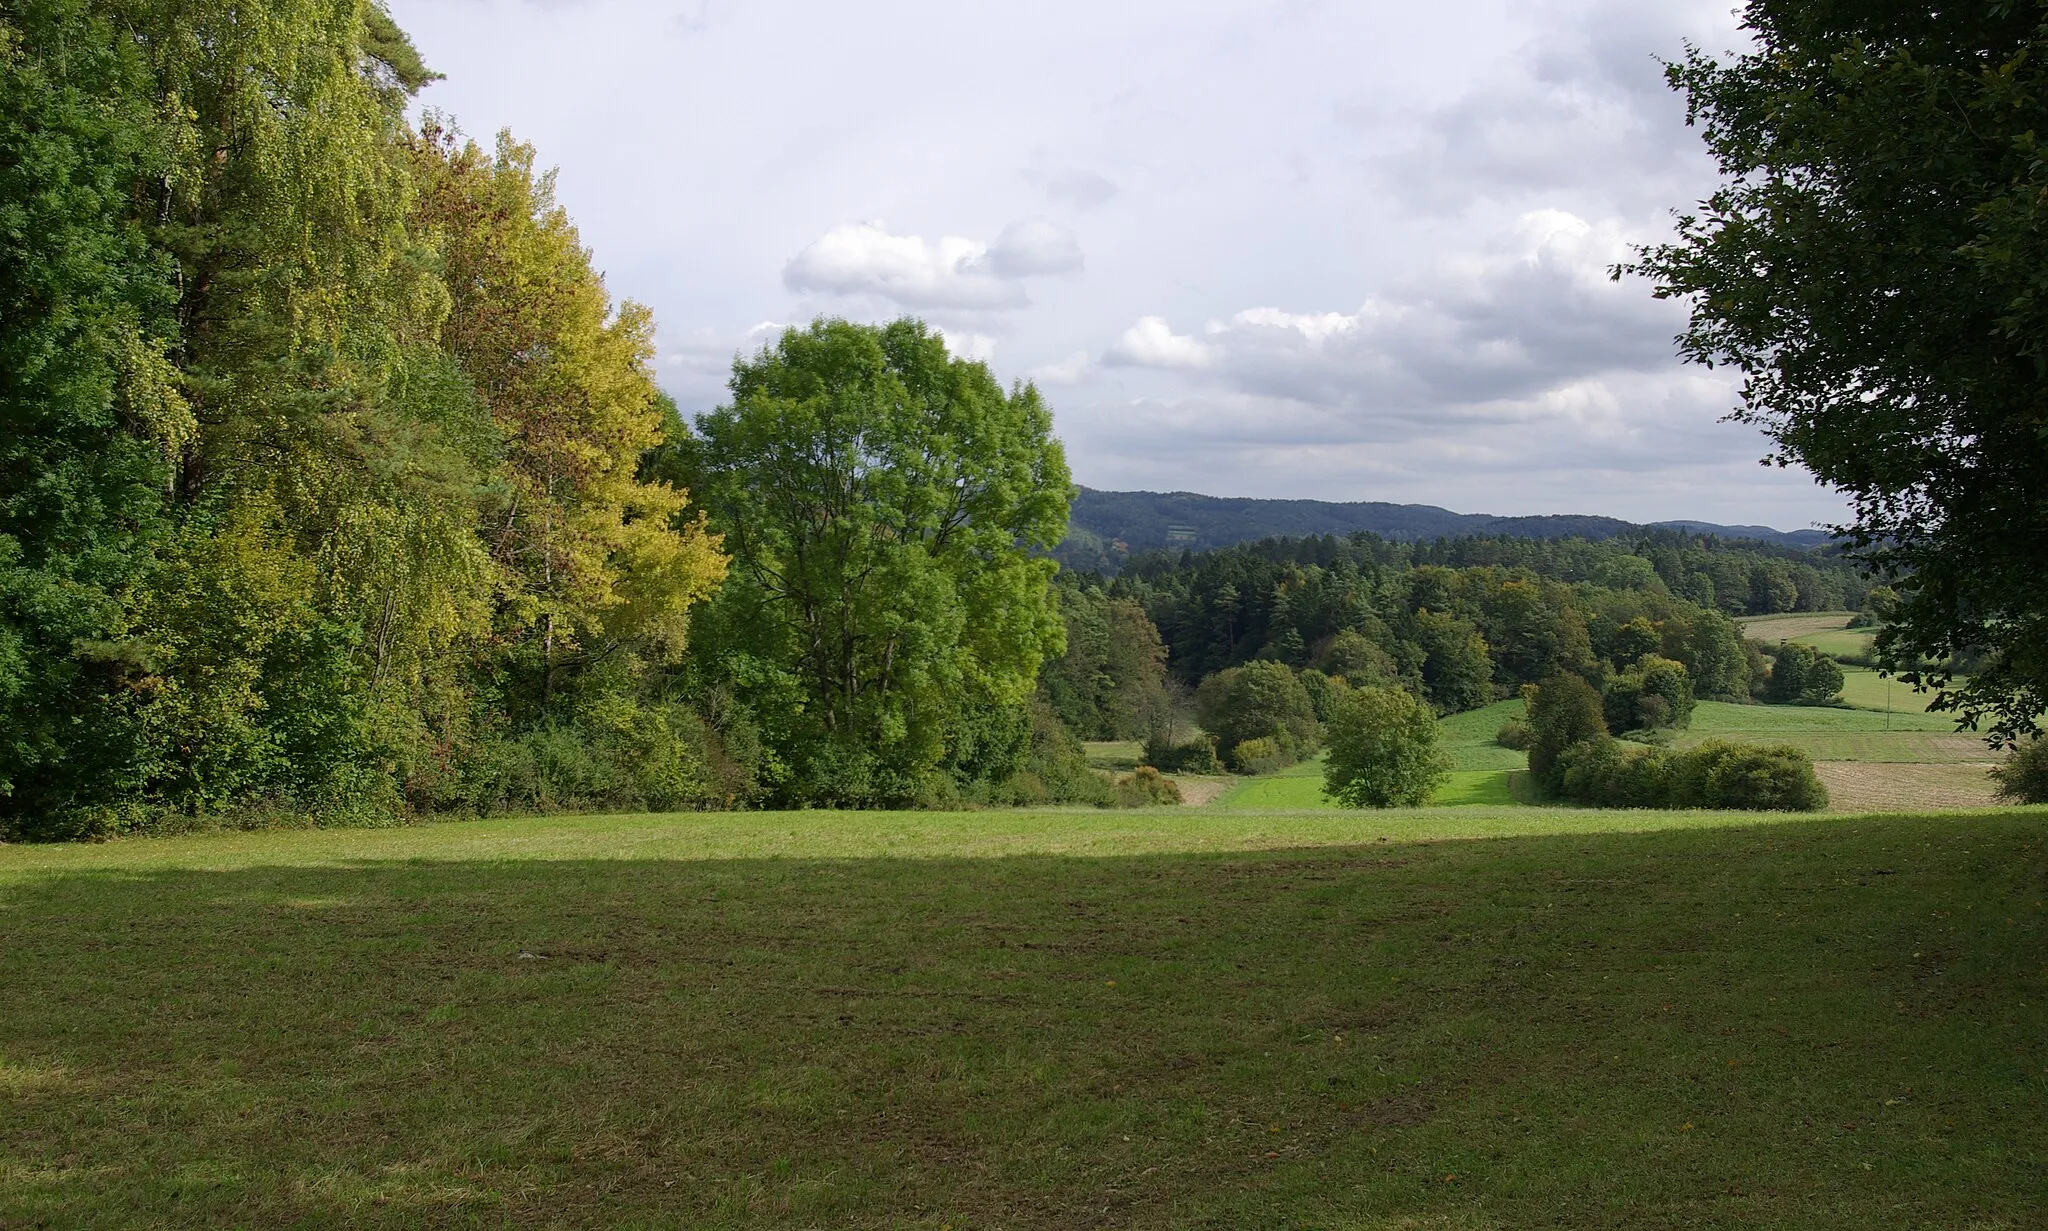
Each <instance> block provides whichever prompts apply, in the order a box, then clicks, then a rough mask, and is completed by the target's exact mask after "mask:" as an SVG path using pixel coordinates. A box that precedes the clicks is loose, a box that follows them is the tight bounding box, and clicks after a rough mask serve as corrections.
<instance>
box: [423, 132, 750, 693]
mask: <svg viewBox="0 0 2048 1231" xmlns="http://www.w3.org/2000/svg"><path fill="white" fill-rule="evenodd" d="M412 149H413V164H414V174H415V177H416V179H417V181H418V183H419V185H420V194H419V201H418V203H417V205H416V207H415V224H416V225H417V226H418V227H419V228H420V229H421V230H422V232H424V233H425V234H428V235H431V236H433V237H434V238H435V239H436V240H437V242H438V245H439V248H440V253H441V259H442V263H443V269H444V273H445V277H446V281H447V285H448V288H449V294H450V296H451V299H452V306H451V309H450V312H449V316H448V321H447V324H446V325H445V326H444V327H443V329H442V340H443V344H444V345H445V347H446V348H447V351H448V353H449V354H450V355H452V356H453V357H454V359H455V361H456V363H457V365H458V366H459V368H460V370H461V373H462V375H463V376H464V377H465V378H466V379H467V381H468V382H470V384H471V386H472V387H473V388H474V389H475V390H476V392H477V394H478V396H480V397H481V399H482V401H483V404H484V406H485V407H486V408H487V409H488V411H489V416H490V420H491V421H492V422H493V423H495V425H496V428H497V431H498V433H499V434H500V436H501V437H502V440H503V445H502V460H501V462H500V464H499V467H498V470H497V474H496V482H495V485H494V489H493V490H492V491H491V492H489V493H488V494H487V495H486V498H485V505H486V507H485V511H484V516H483V528H482V533H483V537H484V540H485V542H486V543H487V544H488V545H489V548H490V551H491V554H492V557H493V558H494V559H495V560H496V561H497V562H498V564H499V565H500V567H501V568H502V569H503V577H504V580H505V582H506V586H507V588H506V590H505V592H504V599H503V602H502V603H501V614H500V626H501V631H502V632H504V633H505V634H507V635H509V636H510V637H511V638H513V639H514V640H515V641H516V642H517V643H518V644H520V645H522V646H523V647H524V652H525V654H526V655H527V657H528V661H529V663H530V666H531V671H530V675H531V679H532V683H533V688H532V690H531V693H532V695H531V696H529V697H528V698H526V700H528V701H529V702H531V703H534V704H537V705H539V706H540V707H541V708H543V709H544V708H545V707H546V705H547V703H548V700H549V697H550V695H551V694H552V692H553V690H554V688H555V686H556V684H557V682H558V679H559V676H560V673H561V672H563V671H564V670H573V669H577V668H580V667H584V666H588V665H590V664H591V663H593V662H595V661H597V660H600V659H602V658H604V657H606V656H607V655H610V654H612V653H614V652H615V651H616V650H617V649H618V648H619V647H620V646H622V645H626V644H631V645H633V646H636V647H637V648H638V649H639V650H640V652H641V653H642V654H643V655H644V656H648V657H652V658H654V659H656V660H664V659H673V658H674V657H676V656H678V655H680V653H681V652H682V650H683V648H684V646H685V644H686V638H687V634H688V628H689V613H690V609H691V608H692V606H694V605H695V604H696V603H698V602H699V601H700V600H702V599H703V598H705V597H706V596H708V595H709V594H710V592H711V591H712V590H713V589H715V588H716V586H717V585H718V583H719V581H720V580H721V579H722V578H723V577H724V575H725V564H726V561H725V557H724V555H723V554H722V553H721V552H720V551H719V549H718V539H717V536H716V535H713V534H710V533H709V532H708V531H707V530H706V529H705V525H704V519H703V516H702V514H701V513H686V512H685V507H686V503H687V500H688V493H687V492H685V491H683V490H681V489H680V488H677V487H674V486H671V485H670V484H669V483H668V482H667V481H666V480H665V479H662V478H648V477H643V475H642V474H641V473H640V460H641V457H642V455H643V454H645V453H647V452H648V451H649V450H651V449H653V448H654V447H655V446H656V445H657V444H659V443H661V442H662V441H663V440H664V439H665V430H664V429H665V420H666V419H667V418H669V417H672V416H673V415H674V406H673V404H671V403H669V402H668V401H667V399H666V398H664V397H662V396H661V394H660V391H659V390H658V389H657V387H656V386H655V383H654V379H653V376H652V375H651V373H650V368H649V365H650V361H651V359H652V357H653V353H654V324H653V317H652V315H651V314H650V313H649V312H648V311H647V309H646V308H644V307H642V306H641V305H639V304H636V303H632V302H630V301H628V302H626V303H623V304H620V305H618V306H617V307H616V308H614V306H613V303H612V300H611V297H610V295H609V293H608V292H607V291H606V289H605V285H604V280H603V278H602V277H601V276H599V275H598V273H597V272H596V271H595V270H594V269H592V268H591V264H590V254H589V252H588V251H587V250H585V249H584V247H583V246H582V242H581V240H580V238H579V237H578V235H577V232H576V228H575V226H574V225H573V224H572V223H571V222H570V220H569V217H568V214H567V213H566V211H564V210H563V209H562V208H561V206H560V205H558V204H557V203H556V201H555V198H554V175H553V173H552V172H547V173H537V172H536V171H535V170H534V152H533V149H532V147H531V146H528V145H524V144H521V143H519V142H516V141H514V140H513V139H512V138H511V137H510V136H509V135H505V134H500V136H499V138H498V142H497V147H496V150H495V152H494V153H486V152H485V151H484V150H482V149H481V148H480V147H478V146H477V145H476V144H475V143H473V142H467V141H464V140H462V139H461V138H460V137H459V136H458V135H457V134H455V133H454V132H452V131H449V130H446V129H444V128H442V127H440V126H439V125H437V124H429V125H428V126H427V128H426V129H425V130H424V132H422V133H421V134H420V135H419V137H418V138H417V139H416V140H415V141H414V142H413V145H412Z"/></svg>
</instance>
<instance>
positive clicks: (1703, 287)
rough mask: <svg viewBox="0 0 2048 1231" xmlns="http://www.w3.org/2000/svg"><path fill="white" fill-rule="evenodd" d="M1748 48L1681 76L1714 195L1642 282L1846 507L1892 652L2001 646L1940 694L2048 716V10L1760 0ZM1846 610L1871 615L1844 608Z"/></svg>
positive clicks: (1970, 709)
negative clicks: (1889, 601)
mask: <svg viewBox="0 0 2048 1231" xmlns="http://www.w3.org/2000/svg"><path fill="white" fill-rule="evenodd" d="M1742 15H1743V21H1744V28H1745V30H1746V32H1747V35H1748V37H1749V40H1750V49H1749V50H1748V51H1746V52H1745V53H1744V54H1742V55H1740V56H1737V57H1736V58H1734V59H1733V60H1730V61H1728V62H1726V63H1722V62H1719V61H1716V60H1714V59H1712V58H1710V57H1709V56H1708V55H1707V54H1706V53H1705V52H1702V51H1699V50H1694V51H1691V52H1689V53H1688V54H1687V56H1686V58H1685V59H1684V60H1683V61H1682V62H1680V63H1678V64H1675V65H1673V66H1671V68H1670V73H1669V75H1670V80H1671V83H1672V85H1673V86H1674V88H1676V89H1678V90H1680V91H1682V92H1683V93H1684V94H1685V95H1686V96H1687V100H1688V107H1689V115H1690V118H1691V119H1692V120H1693V121H1695V122H1697V123H1698V124H1699V126H1700V127H1701V129H1702V132H1703V134H1704V136H1705V138H1706V143H1707V147H1708V149H1709V150H1710V151H1711V152H1712V154H1713V156H1714V157H1715V158H1716V160H1717V161H1718V162H1719V164H1720V167H1721V172H1722V176H1723V182H1722V186H1721V188H1720V189H1719V190H1718V191H1717V192H1715V193H1714V195H1713V196H1712V197H1710V198H1709V199H1708V200H1707V201H1706V202H1704V203H1703V207H1702V208H1701V209H1700V210H1699V211H1698V212H1695V213H1687V214H1684V215H1682V216H1681V217H1680V219H1679V224H1678V234H1677V238H1676V241H1675V242H1673V243H1669V244H1665V245H1662V246H1659V247H1656V248H1653V249H1650V250H1648V251H1646V252H1644V253H1643V254H1642V255H1641V258H1640V260H1639V261H1638V263H1637V264H1636V265H1634V266H1632V267H1629V268H1632V269H1633V270H1634V271H1636V272H1639V273H1642V274H1645V275H1647V276H1649V277H1651V278H1653V279H1654V280H1655V281H1656V282H1657V284H1658V288H1659V293H1660V294H1663V295H1668V296H1673V297H1677V298H1682V299H1684V300H1686V301H1687V302H1688V303H1689V304H1690V305H1691V307H1692V321H1691V328H1690V329H1689V330H1688V332H1687V333H1686V334H1685V336H1684V338H1683V339H1682V346H1683V349H1684V351H1685V352H1686V353H1687V354H1688V355H1689V356H1690V357H1691V358H1693V359H1695V360H1697V361H1700V362H1705V363H1713V364H1725V365H1728V366H1731V367H1735V368H1738V369H1740V370H1741V371H1742V372H1743V374H1744V377H1745V379H1744V381H1743V398H1744V403H1743V408H1742V411H1741V412H1740V417H1742V418H1743V419H1745V420H1747V421H1749V422H1752V423H1755V424H1757V425H1759V426H1760V427H1762V428H1763V430H1764V431H1765V432H1766V433H1768V434H1769V435H1770V436H1771V437H1772V438H1773V439H1774V440H1775V441H1776V442H1777V445H1778V450H1779V452H1778V459H1779V460H1780V461H1781V462H1782V463H1787V464H1790V463H1796V464H1798V465H1801V466H1803V467H1805V468H1807V469H1808V470H1810V471H1812V473H1813V474H1814V475H1815V476H1816V477H1817V478H1818V479H1819V480H1820V481H1821V482H1823V483H1825V484H1828V485H1829V486H1831V487H1833V488H1834V489H1835V490H1838V491H1840V492H1842V493H1844V495H1846V496H1847V497H1848V498H1849V499H1850V500H1851V501H1852V502H1853V505H1854V509H1855V519H1854V522H1853V524H1852V526H1851V527H1850V528H1849V529H1850V531H1851V536H1852V541H1853V552H1852V554H1853V555H1854V556H1856V557H1857V558H1860V559H1861V560H1863V561H1865V562H1867V563H1869V564H1870V565H1872V566H1873V567H1874V568H1875V570H1876V571H1877V573H1878V574H1879V575H1880V578H1881V579H1882V580H1885V581H1886V582H1888V583H1889V585H1890V586H1891V587H1892V588H1893V589H1894V590H1895V591H1896V594H1897V596H1898V602H1897V603H1896V605H1895V606H1894V607H1893V609H1892V611H1891V613H1890V615H1889V617H1888V622H1887V623H1886V625H1885V627H1884V629H1883V631H1882V632H1881V633H1879V635H1878V638H1877V643H1876V652H1877V654H1878V656H1879V658H1880V661H1882V662H1884V663H1886V664H1888V665H1890V666H1892V667H1894V668H1898V669H1901V670H1905V671H1911V672H1912V673H1913V674H1914V675H1916V676H1917V675H1922V674H1924V675H1925V676H1926V678H1927V679H1928V680H1929V681H1930V682H1932V683H1934V684H1936V685H1940V686H1944V687H1946V686H1948V685H1950V684H1951V682H1952V677H1951V676H1950V674H1949V673H1948V671H1947V670H1945V669H1943V670H1934V671H1930V672H1924V673H1923V672H1919V671H1915V670H1914V668H1915V667H1916V666H1917V664H1919V663H1922V662H1935V663H1945V662H1948V661H1950V660H1952V659H1954V658H1955V657H1957V656H1958V655H1961V654H1963V653H1966V652H1969V651H1973V650H1983V651H1988V661H1987V662H1986V664H1985V665H1984V667H1983V669H1982V670H1980V671H1978V672H1977V673H1976V674H1974V675H1972V676H1971V677H1970V679H1969V681H1968V682H1967V683H1966V684H1964V685H1962V686H1960V687H1956V688H1952V689H1949V691H1947V692H1946V694H1945V695H1944V696H1943V697H1942V698H1940V699H1939V701H1938V704H1940V705H1941V706H1942V707H1943V708H1953V709H1956V710H1959V711H1960V712H1961V713H1962V714H1963V715H1964V716H1966V717H1967V718H1971V719H1974V718H1975V717H1976V716H1979V715H1983V716H1986V717H1989V718H1990V719H1992V726H1991V728H1990V729H1991V733H1992V735H1993V736H1994V737H1998V738H2009V737H2011V736H2014V735H2017V734H2019V733H2022V732H2027V731H2031V730H2032V729H2033V726H2034V719H2035V716H2036V715H2038V714H2040V713H2041V712H2042V711H2043V710H2044V709H2048V568H2044V567H2043V565H2044V563H2048V556H2044V551H2043V542H2044V539H2043V536H2042V534H2041V533H2040V530H2039V528H2040V527H2041V526H2043V525H2048V435H2044V434H2043V433H2042V431H2041V414H2040V409H2039V407H2040V380H2041V370H2042V363H2043V361H2044V359H2048V349H2044V342H2043V339H2044V337H2048V329H2044V327H2043V326H2044V315H2043V314H2044V312H2048V295H2044V294H2043V293H2042V292H2043V290H2044V285H2048V283H2044V274H2043V272H2042V271H2043V270H2044V269H2048V261H2044V259H2043V258H2044V256H2048V194H2044V188H2048V159H2044V158H2043V157H2042V150H2041V140H2042V138H2041V134H2042V133H2043V132H2048V103H2044V98H2048V93H2044V84H2048V76H2044V74H2048V57H2044V56H2043V55H2042V50H2043V47H2044V45H2048V10H2044V8H2043V6H2042V5H2040V4H2039V3H2031V2H2030V3H1993V4H1976V5H1964V6H1952V5H1943V6H1927V5H1872V4H1863V3H1849V2H1847V0H1827V2H1824V3H1813V2H1811V0H1752V2H1751V3H1749V4H1747V5H1746V6H1745V7H1744V9H1743V14H1742ZM1849 605H1850V606H1857V605H1859V604H1854V603H1851V604H1849Z"/></svg>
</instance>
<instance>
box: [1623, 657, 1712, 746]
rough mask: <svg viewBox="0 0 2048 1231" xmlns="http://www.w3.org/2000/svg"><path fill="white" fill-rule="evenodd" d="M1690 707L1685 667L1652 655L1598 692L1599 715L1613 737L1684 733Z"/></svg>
mask: <svg viewBox="0 0 2048 1231" xmlns="http://www.w3.org/2000/svg"><path fill="white" fill-rule="evenodd" d="M1692 707H1693V695H1692V677H1691V676H1689V675H1688V674H1687V673H1686V670H1685V664H1684V663H1679V662H1673V661H1672V660H1671V659H1668V658H1664V657H1661V656H1659V655H1656V654H1644V655H1643V656H1642V657H1641V658H1640V659H1638V660H1637V662H1636V665H1635V666H1633V667H1631V668H1629V669H1628V670H1627V671H1624V672H1623V673H1621V674H1620V675H1617V676H1614V677H1612V678H1611V679H1609V680H1608V681H1607V684H1606V687H1605V688H1603V689H1602V691H1601V715H1602V717H1603V718H1604V719H1605V720H1606V723H1607V729H1608V730H1609V731H1612V732H1616V733H1620V732H1623V731H1659V730H1684V729H1685V728H1686V727H1687V726H1689V725H1691V723H1692Z"/></svg>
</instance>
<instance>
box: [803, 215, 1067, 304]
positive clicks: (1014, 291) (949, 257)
mask: <svg viewBox="0 0 2048 1231" xmlns="http://www.w3.org/2000/svg"><path fill="white" fill-rule="evenodd" d="M987 256H988V245H987V244H985V243H981V242H979V241H977V240H972V239H961V238H960V237H958V236H953V235H948V236H946V237H944V238H942V239H940V240H938V241H937V242H936V243H932V242H927V241H926V240H925V239H924V237H922V236H919V235H896V234H893V233H891V232H890V230H889V229H888V227H887V226H886V225H885V224H883V223H881V222H846V223H841V224H840V225H838V226H836V227H833V228H832V229H831V230H829V231H827V232H825V233H824V234H823V235H821V236H819V237H818V238H817V239H815V240H813V241H811V243H810V245H809V246H808V247H806V248H805V249H804V250H803V251H802V252H799V253H797V254H796V255H795V256H794V257H792V258H790V261H789V264H787V265H785V266H783V269H782V281H783V284H784V285H785V286H787V287H789V289H791V290H793V291H824V292H826V293H828V294H834V295H874V296H878V297H880V298H883V299H888V300H891V301H893V302H895V303H898V304H901V305H903V306H904V307H907V308H1014V307H1018V306H1020V305H1022V304H1023V303H1025V302H1026V299H1025V295H1024V286H1023V283H1021V282H1019V281H1017V280H1015V279H1012V278H1004V277H1000V276H998V275H997V274H996V273H995V271H993V270H992V269H990V268H989V264H988V260H987Z"/></svg>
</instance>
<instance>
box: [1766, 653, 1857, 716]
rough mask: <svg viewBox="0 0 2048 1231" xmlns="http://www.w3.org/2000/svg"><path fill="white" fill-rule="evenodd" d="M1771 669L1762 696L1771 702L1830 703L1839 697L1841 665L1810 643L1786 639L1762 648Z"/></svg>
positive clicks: (1796, 703) (1779, 703)
mask: <svg viewBox="0 0 2048 1231" xmlns="http://www.w3.org/2000/svg"><path fill="white" fill-rule="evenodd" d="M1764 652H1765V653H1767V654H1769V655H1770V656H1771V672H1770V675H1769V676H1767V677H1766V678H1765V680H1764V687H1763V694H1762V695H1763V699H1764V700H1765V701H1768V702H1770V703H1772V704H1773V705H1829V704H1832V703H1834V702H1835V701H1838V700H1840V699H1841V695H1842V682H1843V676H1842V667H1841V664H1840V663H1837V662H1836V661H1835V660H1834V659H1832V658H1830V657H1828V656H1827V655H1826V654H1823V653H1821V652H1820V651H1819V650H1817V649H1815V648H1813V647H1812V646H1810V645H1800V644H1798V643H1797V642H1786V643H1784V644H1781V645H1777V646H1774V647H1771V648H1769V649H1767V650H1765V651H1764Z"/></svg>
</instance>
